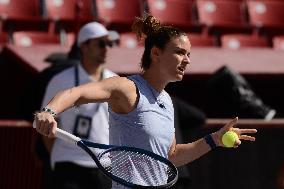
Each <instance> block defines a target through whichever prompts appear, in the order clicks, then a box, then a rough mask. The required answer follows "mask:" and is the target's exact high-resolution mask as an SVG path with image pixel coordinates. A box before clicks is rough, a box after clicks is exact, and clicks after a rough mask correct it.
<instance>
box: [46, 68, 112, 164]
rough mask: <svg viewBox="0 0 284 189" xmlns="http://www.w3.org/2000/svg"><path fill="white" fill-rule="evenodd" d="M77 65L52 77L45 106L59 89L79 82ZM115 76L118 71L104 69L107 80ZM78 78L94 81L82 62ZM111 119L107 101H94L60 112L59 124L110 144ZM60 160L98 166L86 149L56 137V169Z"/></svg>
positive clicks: (90, 138)
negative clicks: (76, 75)
mask: <svg viewBox="0 0 284 189" xmlns="http://www.w3.org/2000/svg"><path fill="white" fill-rule="evenodd" d="M75 67H76V66H73V67H71V68H68V69H66V70H64V71H62V72H60V73H59V74H57V75H55V76H54V77H53V78H52V79H51V80H50V82H49V84H48V86H47V88H46V92H45V96H44V100H43V103H42V107H45V106H46V105H47V104H48V102H49V101H50V100H51V98H52V97H54V96H55V95H56V93H57V92H59V91H61V90H64V89H67V88H71V87H74V86H75V85H76V81H75V80H76V77H75ZM113 76H116V74H115V73H113V72H111V71H109V70H107V69H104V71H103V75H102V78H103V79H105V78H109V77H113ZM78 80H79V82H78V83H79V84H80V85H81V84H84V83H88V82H91V79H90V77H89V75H88V74H87V72H86V71H85V70H84V69H83V67H82V66H81V64H78ZM76 120H77V121H76ZM78 120H79V121H78ZM108 121H109V120H108V107H107V103H90V104H84V105H81V106H79V107H78V108H76V109H75V108H71V109H68V110H66V111H64V112H62V113H61V114H60V115H59V123H58V127H60V128H61V129H63V130H65V131H67V132H70V133H73V134H76V135H78V133H83V134H86V133H87V136H86V137H83V138H85V139H88V140H90V141H93V142H96V143H102V144H109V130H108V129H109V124H108ZM85 122H87V123H89V125H90V127H89V129H88V130H85V129H84V128H85V127H84V123H85ZM82 123H83V124H82ZM78 125H79V126H78ZM82 125H83V127H82ZM87 128H88V127H87ZM84 136H85V135H84ZM56 162H73V163H75V164H78V165H81V166H85V167H96V164H95V163H94V161H93V160H92V159H91V157H90V156H88V155H87V154H86V152H84V151H83V150H82V149H80V148H78V147H76V146H74V145H72V144H68V143H66V142H64V141H62V140H60V139H55V142H54V145H53V148H52V152H51V166H52V167H53V168H54V165H55V163H56Z"/></svg>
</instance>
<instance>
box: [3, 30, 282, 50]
mask: <svg viewBox="0 0 284 189" xmlns="http://www.w3.org/2000/svg"><path fill="white" fill-rule="evenodd" d="M188 36H189V38H190V41H191V45H192V46H193V47H210V46H211V47H214V46H215V47H217V46H219V45H218V44H217V42H216V41H217V38H216V37H214V36H208V35H202V34H201V35H200V34H191V33H190V34H188ZM74 40H75V34H74V33H69V34H67V35H64V36H61V37H59V35H52V34H49V33H45V32H26V31H19V32H14V33H13V35H12V40H11V42H9V39H8V35H7V34H4V35H0V44H9V43H10V44H13V45H16V46H22V47H28V46H32V45H34V44H58V45H65V46H71V45H72V44H73V42H74ZM220 41H221V45H220V46H221V47H222V48H227V49H239V48H242V47H271V46H272V47H273V48H274V49H275V50H284V35H283V36H275V37H273V39H272V41H269V40H268V39H267V38H265V37H259V36H258V35H249V34H226V35H222V36H221V37H220ZM139 46H143V44H142V43H141V42H139V41H138V40H137V38H136V36H135V34H134V33H121V34H120V40H119V47H122V48H136V47H139Z"/></svg>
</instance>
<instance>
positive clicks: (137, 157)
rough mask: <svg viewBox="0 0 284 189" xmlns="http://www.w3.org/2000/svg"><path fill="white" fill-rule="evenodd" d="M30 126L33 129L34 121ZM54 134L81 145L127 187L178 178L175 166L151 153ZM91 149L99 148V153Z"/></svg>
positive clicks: (166, 184) (165, 183) (166, 183)
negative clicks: (96, 153)
mask: <svg viewBox="0 0 284 189" xmlns="http://www.w3.org/2000/svg"><path fill="white" fill-rule="evenodd" d="M33 127H34V128H36V125H35V122H34V123H33ZM56 137H57V138H60V139H62V140H64V141H66V142H68V143H71V144H74V145H76V146H79V147H80V148H82V149H83V150H84V151H85V152H87V154H89V155H90V156H91V158H92V159H93V160H94V161H95V163H96V165H97V166H98V168H99V169H100V170H101V171H102V172H103V173H104V174H105V175H106V176H107V177H109V178H111V179H112V180H113V181H115V182H117V183H119V184H122V185H124V186H127V187H130V188H170V187H171V186H173V185H174V184H175V183H176V181H177V179H178V171H177V168H176V167H175V166H174V165H173V164H172V163H171V162H170V161H169V160H168V159H166V158H164V157H162V156H160V155H157V154H155V153H153V152H150V151H147V150H144V149H140V148H134V147H128V146H114V145H106V144H98V143H93V142H90V141H88V140H84V139H81V138H79V137H76V136H74V135H72V134H70V133H68V132H66V131H64V130H61V129H59V128H57V129H56ZM94 149H101V150H102V152H100V154H99V155H97V156H96V155H95V154H94V152H93V151H94Z"/></svg>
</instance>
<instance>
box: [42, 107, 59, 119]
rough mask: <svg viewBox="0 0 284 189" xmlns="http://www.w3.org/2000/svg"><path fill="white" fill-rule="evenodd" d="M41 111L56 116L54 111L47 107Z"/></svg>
mask: <svg viewBox="0 0 284 189" xmlns="http://www.w3.org/2000/svg"><path fill="white" fill-rule="evenodd" d="M42 111H43V112H48V113H50V114H51V115H52V116H53V117H56V115H57V113H55V111H53V110H52V109H51V108H48V107H44V108H43V109H42Z"/></svg>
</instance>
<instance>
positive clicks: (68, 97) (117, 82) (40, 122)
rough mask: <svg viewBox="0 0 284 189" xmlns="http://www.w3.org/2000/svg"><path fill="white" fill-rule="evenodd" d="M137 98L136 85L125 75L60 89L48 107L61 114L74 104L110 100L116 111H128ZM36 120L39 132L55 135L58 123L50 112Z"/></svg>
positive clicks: (44, 113) (41, 114) (37, 115)
mask: <svg viewBox="0 0 284 189" xmlns="http://www.w3.org/2000/svg"><path fill="white" fill-rule="evenodd" d="M136 99H137V94H136V87H135V85H134V83H133V82H132V81H130V80H128V79H127V78H125V77H112V78H109V79H105V80H102V81H100V82H92V83H88V84H84V85H81V86H78V87H73V88H70V89H66V90H63V91H60V92H58V93H57V94H56V95H55V96H54V97H53V98H52V100H51V101H50V102H49V103H48V104H47V107H49V108H51V109H52V110H53V111H55V112H56V113H57V114H59V113H61V112H63V111H64V110H66V109H68V108H70V107H72V106H74V105H80V104H86V103H92V102H108V103H109V105H110V107H111V108H112V109H113V110H114V111H115V112H118V113H126V112H130V111H131V110H132V109H133V108H134V107H135V105H136ZM35 120H36V125H37V131H38V132H39V133H41V134H43V135H45V136H49V137H54V135H55V132H56V127H57V123H56V121H55V120H54V118H53V117H52V116H51V115H50V114H49V113H48V112H41V113H38V114H36V117H35Z"/></svg>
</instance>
